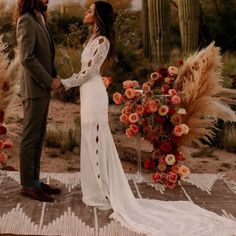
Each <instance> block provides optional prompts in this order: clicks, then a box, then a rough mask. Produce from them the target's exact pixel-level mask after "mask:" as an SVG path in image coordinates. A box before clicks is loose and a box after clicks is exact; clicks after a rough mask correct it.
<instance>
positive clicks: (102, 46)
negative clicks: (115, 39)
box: [61, 36, 110, 90]
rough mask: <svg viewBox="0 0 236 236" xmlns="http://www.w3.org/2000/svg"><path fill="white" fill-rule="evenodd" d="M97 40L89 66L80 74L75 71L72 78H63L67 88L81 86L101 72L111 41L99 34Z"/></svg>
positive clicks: (62, 81)
mask: <svg viewBox="0 0 236 236" xmlns="http://www.w3.org/2000/svg"><path fill="white" fill-rule="evenodd" d="M95 40H96V41H95V42H94V45H92V46H93V49H92V51H91V58H90V60H89V61H88V64H87V67H86V68H84V69H83V70H81V71H80V72H79V73H78V74H76V73H74V74H73V75H72V76H71V77H70V78H68V79H62V80H61V83H62V84H63V86H64V87H65V89H66V90H68V89H70V88H73V87H77V86H80V85H82V84H84V83H86V82H87V81H88V80H90V79H91V78H92V77H93V75H96V74H99V73H100V68H101V66H102V64H103V62H104V61H105V59H106V57H107V54H108V51H109V48H110V43H109V41H108V39H106V38H105V37H103V36H99V37H97V38H96V39H95Z"/></svg>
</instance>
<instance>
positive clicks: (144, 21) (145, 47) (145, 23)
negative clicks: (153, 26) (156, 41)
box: [142, 0, 150, 58]
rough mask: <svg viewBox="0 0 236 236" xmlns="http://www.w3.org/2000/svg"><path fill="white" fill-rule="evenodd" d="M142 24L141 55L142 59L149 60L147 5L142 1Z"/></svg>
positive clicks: (145, 1) (145, 0) (144, 0)
mask: <svg viewBox="0 0 236 236" xmlns="http://www.w3.org/2000/svg"><path fill="white" fill-rule="evenodd" d="M142 24H143V53H144V57H146V58H149V55H150V42H149V25H148V24H149V22H148V3H147V0H142Z"/></svg>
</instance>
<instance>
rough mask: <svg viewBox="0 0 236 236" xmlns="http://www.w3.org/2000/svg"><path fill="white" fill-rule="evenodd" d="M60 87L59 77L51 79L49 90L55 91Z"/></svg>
mask: <svg viewBox="0 0 236 236" xmlns="http://www.w3.org/2000/svg"><path fill="white" fill-rule="evenodd" d="M60 85H61V78H60V77H59V76H57V77H56V78H53V80H52V84H51V89H52V90H56V89H58V88H59V87H60Z"/></svg>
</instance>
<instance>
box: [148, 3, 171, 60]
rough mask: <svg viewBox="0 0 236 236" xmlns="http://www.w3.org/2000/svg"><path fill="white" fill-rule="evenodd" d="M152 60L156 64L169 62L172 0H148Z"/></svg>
mask: <svg viewBox="0 0 236 236" xmlns="http://www.w3.org/2000/svg"><path fill="white" fill-rule="evenodd" d="M148 19H149V37H150V46H151V47H150V50H151V60H152V61H153V62H154V63H156V64H164V63H166V62H168V60H169V55H170V47H169V29H170V1H169V0H148Z"/></svg>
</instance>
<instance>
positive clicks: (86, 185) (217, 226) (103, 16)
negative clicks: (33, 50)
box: [61, 1, 236, 236]
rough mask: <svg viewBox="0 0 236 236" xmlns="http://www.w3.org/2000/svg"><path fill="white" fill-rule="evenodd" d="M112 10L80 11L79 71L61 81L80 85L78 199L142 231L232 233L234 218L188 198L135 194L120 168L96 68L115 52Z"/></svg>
mask: <svg viewBox="0 0 236 236" xmlns="http://www.w3.org/2000/svg"><path fill="white" fill-rule="evenodd" d="M114 21H115V14H114V11H113V8H112V6H111V5H110V4H109V3H107V2H102V1H96V2H95V3H94V4H92V5H91V7H90V8H89V10H88V11H87V12H86V13H85V17H84V23H85V24H88V25H90V26H91V28H92V36H91V37H90V39H89V40H87V42H86V45H85V47H84V50H83V52H82V56H81V63H82V68H81V71H80V72H79V73H78V74H73V75H72V76H71V77H70V78H68V79H64V80H61V83H62V84H63V86H64V87H65V89H66V90H68V89H70V88H72V87H76V86H80V102H81V108H80V109H81V187H82V193H83V198H82V201H83V202H84V203H85V204H86V205H88V206H93V207H97V208H99V209H102V210H106V209H109V208H112V209H113V213H112V215H111V216H110V217H111V218H113V219H115V220H117V221H119V222H120V223H121V224H122V225H123V226H125V227H127V228H129V229H130V230H133V231H136V232H138V233H145V234H147V235H155V236H159V235H160V236H164V235H171V236H172V235H176V236H177V235H178V236H183V235H189V236H190V235H191V236H193V235H195V236H200V235H201V236H203V235H205V236H209V235H212V236H213V235H214V236H215V235H219V236H224V235H225V236H230V235H236V222H235V221H232V220H229V219H226V218H224V217H221V216H219V215H217V214H215V213H213V212H210V211H207V210H204V209H202V208H200V207H199V206H197V205H195V204H194V203H192V202H189V201H168V202H167V201H159V200H148V199H136V198H135V197H134V195H133V193H132V191H131V189H130V187H129V184H128V181H127V179H126V176H125V174H124V171H123V169H122V166H121V163H120V160H119V157H118V154H117V150H116V147H115V144H114V141H113V138H112V135H111V131H110V128H109V124H108V96H107V92H106V88H105V86H104V83H103V80H102V76H101V74H100V72H101V69H102V67H103V65H104V64H105V62H106V61H107V60H108V61H109V60H112V58H113V57H114V56H115V32H114V28H113V23H114Z"/></svg>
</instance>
